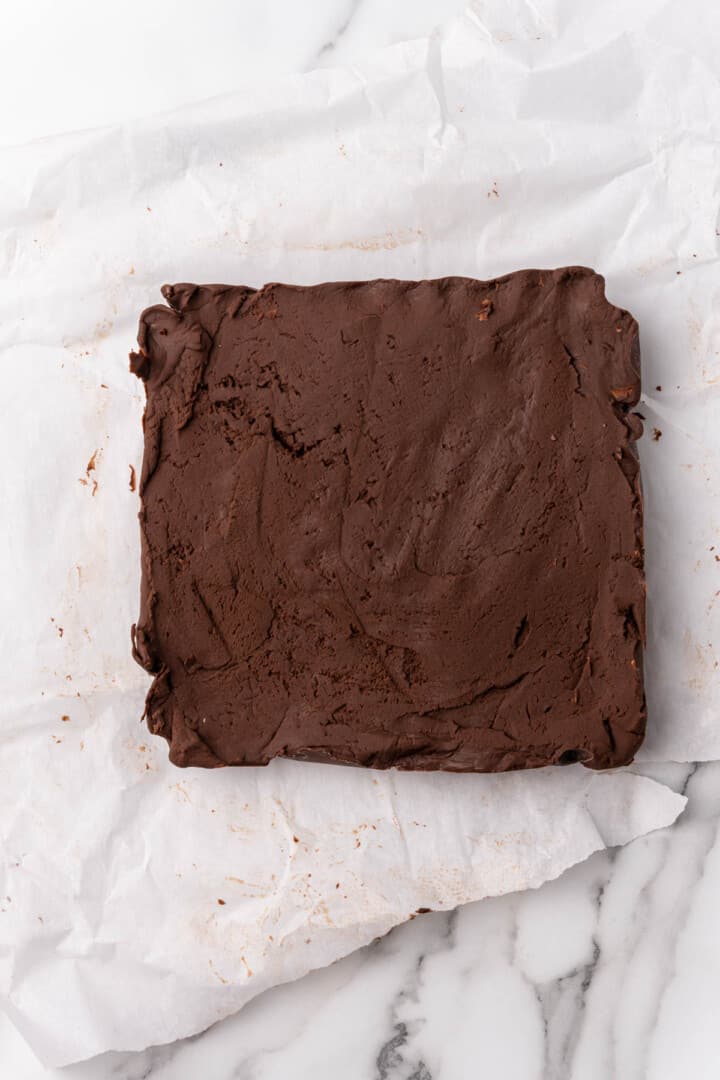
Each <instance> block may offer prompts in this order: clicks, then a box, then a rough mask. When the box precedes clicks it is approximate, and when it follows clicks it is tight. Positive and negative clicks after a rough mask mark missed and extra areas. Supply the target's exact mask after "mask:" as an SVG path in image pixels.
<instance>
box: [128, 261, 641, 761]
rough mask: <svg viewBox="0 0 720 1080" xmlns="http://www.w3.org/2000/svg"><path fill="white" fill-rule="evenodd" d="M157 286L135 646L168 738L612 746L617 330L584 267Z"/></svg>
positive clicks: (236, 757) (358, 747) (630, 442)
mask: <svg viewBox="0 0 720 1080" xmlns="http://www.w3.org/2000/svg"><path fill="white" fill-rule="evenodd" d="M163 294H164V296H165V299H166V300H167V302H168V304H169V307H165V306H158V307H151V308H149V309H148V310H147V311H145V312H144V313H143V315H142V317H141V320H140V331H139V343H140V349H139V352H137V353H133V354H132V355H131V366H132V370H133V371H134V372H135V373H136V374H137V375H139V376H140V378H142V379H143V380H144V381H145V385H146V388H147V409H146V413H145V456H144V461H143V469H142V476H141V484H140V489H141V495H142V509H141V513H140V520H141V526H142V571H143V574H142V599H141V610H140V619H139V622H138V625H137V627H136V628H135V631H134V640H135V656H136V658H137V659H138V661H139V662H140V663H141V664H142V666H143V667H144V668H145V669H146V670H147V671H149V672H150V673H151V674H153V675H154V676H155V678H154V682H153V684H152V687H151V689H150V692H149V694H148V699H147V718H148V724H149V727H150V729H151V731H153V732H156V733H157V734H160V735H163V736H164V737H165V738H166V739H167V740H168V741H169V743H170V757H171V759H172V761H174V762H175V763H176V764H177V765H203V766H217V765H222V764H232V765H260V764H265V763H266V762H268V761H270V759H271V758H273V757H278V756H285V757H293V758H304V759H312V760H319V761H332V762H345V763H350V764H354V765H369V766H373V767H375V768H387V767H389V766H396V767H398V768H402V769H450V770H471V771H472V770H474V771H495V770H504V769H517V768H529V767H534V766H539V765H547V764H550V763H566V762H572V761H583V762H584V763H585V764H586V765H588V766H590V767H591V768H595V769H605V768H608V767H610V766H614V765H621V764H623V763H625V762H628V761H630V760H631V759H632V757H633V754H634V753H635V751H636V750H637V748H638V746H639V744H640V742H641V740H642V737H643V731H644V726H645V700H644V694H643V679H642V636H643V624H644V595H645V593H644V579H643V545H642V507H641V500H640V495H639V476H638V461H637V456H636V452H635V446H634V443H635V440H636V438H637V436H638V435H639V434H640V432H641V425H640V421H639V420H638V419H637V418H636V417H635V416H633V414H632V412H631V410H632V408H633V406H634V405H635V404H636V403H637V401H638V396H639V393H640V380H639V351H638V333H637V325H636V323H635V321H634V319H633V318H632V317H631V316H630V315H629V314H628V313H627V312H626V311H622V310H620V309H618V308H616V307H613V306H612V305H611V304H609V303H608V302H607V300H606V299H605V295H604V283H603V279H602V278H601V277H599V276H598V275H597V274H595V273H593V272H592V271H591V270H586V269H583V268H579V267H572V268H569V269H563V270H553V271H537V270H527V271H521V272H519V273H515V274H509V275H507V276H505V277H502V278H498V279H497V280H495V281H485V282H482V281H474V280H471V279H467V278H443V279H441V280H438V281H419V282H408V281H367V282H353V283H338V284H327V285H315V286H310V287H307V288H300V287H297V286H291V285H266V286H265V287H264V288H262V289H259V290H254V289H249V288H244V287H236V288H232V287H226V286H221V285H208V286H195V285H174V286H167V287H166V288H164V289H163Z"/></svg>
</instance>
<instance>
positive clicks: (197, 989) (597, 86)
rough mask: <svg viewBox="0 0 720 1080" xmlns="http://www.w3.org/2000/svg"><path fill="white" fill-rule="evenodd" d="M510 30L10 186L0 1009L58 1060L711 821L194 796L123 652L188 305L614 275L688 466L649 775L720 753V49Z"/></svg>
mask: <svg viewBox="0 0 720 1080" xmlns="http://www.w3.org/2000/svg"><path fill="white" fill-rule="evenodd" d="M506 8H508V5H505V4H500V3H498V4H497V5H494V4H477V5H475V8H474V9H473V11H472V12H470V13H469V14H468V15H467V16H466V17H465V18H464V19H463V20H461V21H460V22H458V23H455V24H452V25H451V26H450V27H448V28H447V30H446V31H445V32H444V33H443V34H438V35H437V36H436V37H434V38H433V39H431V40H430V41H420V42H413V43H410V44H406V45H402V46H397V47H394V48H393V49H390V50H387V51H386V52H383V53H382V54H381V55H380V56H379V57H377V58H376V59H375V60H374V61H372V62H370V63H368V64H366V65H364V66H363V67H362V68H360V69H354V70H352V71H349V70H348V71H340V70H335V71H325V72H318V73H314V74H311V75H309V76H304V77H302V78H297V79H292V80H289V81H287V82H285V83H284V84H283V85H278V86H273V87H270V88H264V89H263V90H262V91H259V90H256V91H253V90H252V89H249V90H248V91H247V92H243V93H242V94H238V95H234V96H231V97H226V98H222V99H218V100H215V101H212V102H209V103H206V104H203V105H200V106H197V107H195V108H191V109H186V110H183V111H182V112H179V113H174V114H171V115H169V116H164V117H161V118H156V119H153V120H150V121H148V122H145V123H141V124H138V125H136V126H135V127H133V128H132V129H125V128H123V129H109V130H103V131H96V132H90V133H80V134H76V135H72V136H68V137H66V138H62V139H57V140H48V141H43V142H38V143H34V144H31V145H28V146H25V147H21V148H18V149H13V150H8V151H3V152H2V154H0V228H1V230H2V231H1V233H0V242H1V246H0V258H1V259H2V267H3V271H2V275H3V285H2V290H1V291H0V349H1V352H2V371H3V391H4V392H3V397H2V405H1V406H0V407H1V408H2V424H1V425H0V440H1V444H0V445H1V449H2V461H3V466H4V467H3V470H2V481H1V483H2V508H3V513H2V516H1V519H0V530H1V533H0V535H1V536H2V541H1V543H2V551H3V558H2V560H1V564H0V574H2V596H3V613H4V619H3V621H2V624H1V626H0V635H1V638H0V641H1V644H2V648H1V649H0V661H1V663H2V686H3V696H2V702H1V703H0V830H1V832H2V867H3V880H2V883H0V894H1V895H0V947H1V949H0V990H1V991H2V994H3V999H4V1007H5V1008H6V1009H7V1011H8V1013H9V1015H10V1016H11V1017H12V1019H13V1020H14V1021H15V1022H16V1024H17V1025H18V1027H19V1028H20V1029H21V1031H22V1032H23V1033H24V1035H25V1036H26V1038H27V1039H28V1040H29V1041H30V1043H31V1044H32V1046H33V1047H34V1049H35V1050H36V1052H37V1053H38V1054H39V1055H40V1056H41V1057H42V1058H43V1059H44V1060H45V1061H47V1062H49V1063H53V1064H62V1063H67V1062H70V1061H73V1060H77V1059H80V1058H83V1057H87V1056H90V1055H92V1054H95V1053H98V1052H100V1051H104V1050H107V1049H111V1048H114V1049H134V1048H141V1047H143V1046H146V1045H148V1044H149V1043H152V1042H164V1041H169V1040H172V1039H175V1038H177V1037H179V1036H182V1035H187V1034H190V1033H191V1032H195V1031H198V1030H200V1029H202V1028H203V1027H205V1026H207V1025H208V1024H210V1023H212V1022H213V1021H215V1020H217V1019H219V1018H221V1017H222V1016H225V1015H227V1014H229V1013H231V1012H233V1011H234V1010H236V1009H237V1008H239V1007H240V1006H241V1005H242V1004H244V1003H245V1002H246V1001H247V1000H249V999H250V998H251V997H252V996H254V995H255V994H257V993H259V992H260V991H261V990H263V989H265V988H266V987H267V986H270V985H272V984H274V983H278V982H282V981H284V980H287V979H291V978H295V977H297V976H299V975H301V974H303V973H304V972H306V971H308V970H310V969H312V968H314V967H318V966H320V965H323V964H327V963H329V962H331V961H332V960H333V959H335V958H337V957H339V956H342V955H344V954H345V953H347V952H349V951H350V950H352V949H354V948H356V947H358V946H360V945H362V944H364V943H366V942H368V941H370V940H371V939H372V938H373V937H375V936H376V935H378V934H381V933H383V932H385V931H386V930H387V929H389V928H390V927H391V926H392V925H393V924H395V923H397V922H399V921H402V920H404V919H406V918H408V917H409V916H410V915H411V914H412V913H413V912H415V911H416V909H417V908H422V907H429V908H443V907H451V906H454V905H456V904H458V903H462V902H465V901H469V900H472V899H476V898H479V897H482V896H486V895H496V894H499V893H503V892H507V891H509V890H512V889H519V888H527V887H532V886H536V885H538V884H540V883H541V882H542V881H544V880H547V879H549V878H552V877H554V876H556V875H557V874H559V873H561V872H562V870H563V869H565V868H566V867H567V866H570V865H572V864H573V863H575V862H577V861H578V860H580V859H583V858H585V857H587V855H588V854H590V853H591V852H592V851H594V850H597V849H598V848H601V847H603V846H604V845H612V844H619V843H625V842H626V841H628V840H629V839H631V838H632V837H634V836H637V835H640V834H642V833H644V832H647V831H649V830H651V829H654V828H658V827H660V826H663V825H666V824H669V823H670V822H671V821H673V820H674V818H675V817H676V816H677V814H678V813H679V812H680V810H681V808H682V806H683V802H684V800H683V799H682V798H681V797H680V796H676V795H674V794H673V793H672V792H670V791H669V790H668V789H666V788H664V787H663V786H661V785H659V784H657V783H655V782H653V781H652V780H649V779H646V778H643V777H641V776H637V775H633V774H632V773H628V772H624V773H616V774H614V775H597V774H591V773H588V772H586V771H584V770H582V769H581V768H571V769H565V770H543V771H541V772H538V773H534V774H518V775H512V776H500V777H480V776H478V777H446V776H409V775H400V776H398V775H395V774H385V775H383V774H375V773H371V772H364V771H361V770H350V769H339V768H333V767H329V766H314V765H306V764H294V763H290V762H277V763H274V764H273V765H272V766H270V767H269V768H267V769H265V770H220V771H215V772H208V773H206V772H201V771H195V770H192V771H180V770H175V769H173V768H172V767H171V766H170V765H169V764H168V763H167V761H166V747H165V744H164V743H163V742H159V741H157V740H155V739H153V738H152V737H151V736H149V735H148V733H147V732H146V730H145V728H144V727H143V726H142V725H141V724H140V722H139V718H140V714H141V712H142V701H143V697H144V692H145V689H146V685H147V680H146V677H145V675H144V673H143V672H142V671H141V670H140V669H139V668H137V667H136V666H135V665H134V664H133V662H132V660H131V659H130V655H129V626H130V624H131V622H133V621H134V619H135V618H136V615H137V604H138V589H139V581H138V575H139V557H138V547H139V543H138V533H137V522H136V511H137V496H136V494H135V493H134V492H132V491H131V490H130V485H129V479H130V466H132V467H133V468H134V469H135V470H137V471H139V464H140V457H141V450H142V446H141V429H140V417H141V413H142V397H141V394H142V390H141V386H140V384H139V383H138V382H137V380H135V379H134V378H132V377H131V376H130V375H129V374H128V370H127V352H128V349H129V348H130V347H131V346H132V344H133V340H134V336H135V331H136V325H137V315H138V313H139V311H140V310H141V308H142V307H144V306H145V305H146V304H148V303H154V302H157V301H158V300H159V292H158V289H159V286H160V284H161V283H163V282H164V281H183V280H192V281H224V282H231V283H248V284H251V285H259V284H261V283H263V282H264V281H267V280H273V279H275V280H278V279H280V280H286V281H291V282H312V281H320V280H327V279H333V278H353V277H356V278H361V277H373V276H384V277H390V276H397V277H413V278H414V277H423V276H439V275H443V274H450V273H452V274H468V275H473V276H477V277H491V276H494V275H496V274H499V273H503V272H506V271H509V270H513V269H517V268H520V267H523V266H556V265H563V264H573V263H582V264H587V265H591V266H594V267H595V268H596V269H598V270H599V271H600V272H602V273H604V274H605V275H606V277H607V286H608V295H609V298H610V299H611V301H612V302H614V303H617V304H620V305H622V306H625V307H628V308H629V309H630V310H631V311H632V312H633V313H634V314H635V315H636V317H637V318H638V319H639V321H640V326H641V339H642V347H643V357H644V359H643V365H644V372H643V374H644V383H645V388H646V393H645V400H644V403H643V406H642V409H641V411H642V412H643V413H644V415H645V416H646V418H647V421H648V429H649V431H650V432H652V429H653V428H656V429H657V431H658V432H661V433H662V434H661V435H660V436H659V437H658V438H657V439H655V440H654V439H652V437H650V436H648V437H647V438H646V439H645V440H644V441H643V445H642V463H643V470H644V484H645V491H646V497H647V506H646V521H647V546H648V584H649V614H650V641H649V647H648V656H647V678H648V696H649V703H650V729H649V735H648V740H647V743H646V748H645V749H644V751H643V756H644V757H645V758H646V759H655V760H663V759H670V760H672V759H675V760H692V759H702V758H710V757H716V756H720V725H719V724H718V722H717V720H718V702H719V701H720V673H719V672H718V666H717V661H716V660H715V647H714V645H713V642H717V641H718V640H719V639H718V630H719V626H718V619H719V618H720V614H719V613H720V561H718V559H716V555H718V556H720V498H719V493H718V486H719V484H720V479H719V478H720V472H719V471H718V455H719V453H720V423H719V421H720V404H719V403H720V314H719V313H720V305H719V304H718V299H719V297H718V289H719V285H720V279H719V278H718V272H717V267H718V263H717V258H718V242H719V241H718V228H720V222H719V215H718V204H719V200H720V181H719V179H718V177H720V149H719V142H718V135H719V128H720V88H719V84H718V73H719V67H718V61H717V56H716V53H715V52H714V50H713V49H712V48H710V47H709V45H708V37H709V35H710V38H711V33H710V31H711V30H712V29H715V31H717V29H718V26H717V18H716V17H713V16H712V15H708V11H707V9H705V8H702V7H701V5H700V4H699V3H698V4H697V5H695V4H694V3H692V2H691V3H680V2H677V3H670V4H668V3H664V4H663V3H660V2H651V0H643V2H641V3H638V4H637V5H633V10H632V13H628V12H627V11H626V6H625V5H619V4H617V3H608V4H605V5H596V4H593V3H590V2H589V0H583V2H578V3H576V4H573V5H571V6H568V5H567V4H564V3H562V2H560V0H558V2H557V3H553V2H550V0H545V2H542V3H540V4H537V3H536V4H533V5H528V6H527V7H524V6H523V5H518V6H517V10H516V12H515V15H514V16H511V15H510V14H509V12H508V11H507V10H506ZM696 8H697V11H695V9H696ZM694 12H695V15H696V22H695V24H694V25H695V31H694V33H692V32H691V30H692V27H693V18H694V17H695V16H694V15H693V13H694ZM688 20H689V21H688ZM688 27H690V29H688ZM715 40H716V41H717V40H718V38H717V35H716V38H715ZM660 387H662V389H660Z"/></svg>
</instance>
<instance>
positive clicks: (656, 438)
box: [652, 427, 662, 442]
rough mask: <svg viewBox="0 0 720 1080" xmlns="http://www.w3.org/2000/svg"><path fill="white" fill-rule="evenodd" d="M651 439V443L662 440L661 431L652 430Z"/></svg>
mask: <svg viewBox="0 0 720 1080" xmlns="http://www.w3.org/2000/svg"><path fill="white" fill-rule="evenodd" d="M652 438H653V442H659V441H660V439H662V431H661V430H660V428H656V427H654V428H653V432H652Z"/></svg>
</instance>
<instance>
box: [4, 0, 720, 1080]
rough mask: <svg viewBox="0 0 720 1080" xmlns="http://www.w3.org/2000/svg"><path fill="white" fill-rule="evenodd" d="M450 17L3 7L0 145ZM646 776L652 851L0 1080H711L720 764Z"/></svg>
mask: <svg viewBox="0 0 720 1080" xmlns="http://www.w3.org/2000/svg"><path fill="white" fill-rule="evenodd" d="M464 6H465V3H464V0H394V3H393V4H392V5H390V4H387V3H386V2H384V0H313V3H312V5H299V4H296V3H293V2H292V0H273V3H272V4H269V5H258V4H253V5H251V4H249V3H247V2H245V0H240V2H235V3H232V2H230V0H207V2H206V4H205V5H203V12H204V15H203V22H202V25H197V20H196V19H195V17H194V11H195V10H196V8H195V7H194V6H191V5H190V4H189V3H188V2H187V0H175V2H174V3H173V4H169V3H165V2H162V3H161V2H157V3H155V4H152V5H148V4H144V3H140V2H139V0H129V2H127V3H126V4H124V5H122V6H121V9H119V8H117V7H114V8H110V7H107V6H105V5H96V6H95V7H91V6H90V5H88V4H87V3H83V2H82V0H67V2H66V3H65V4H63V5H57V4H56V3H55V0H36V3H35V4H34V5H32V6H31V7H30V6H28V7H26V8H22V9H21V8H20V6H19V5H16V6H15V10H14V12H13V14H12V16H11V17H10V18H9V19H6V22H5V26H4V34H3V37H4V40H3V42H2V44H1V45H0V54H1V55H2V64H0V89H2V92H3V99H4V100H5V101H12V102H13V109H12V110H8V115H6V116H5V117H4V118H3V123H2V129H1V130H0V141H2V142H4V143H6V144H7V143H14V142H17V141H25V140H27V139H30V138H36V137H39V136H42V135H46V134H52V133H56V132H59V131H65V130H68V129H74V128H80V127H86V126H91V125H97V124H103V123H108V122H112V121H118V120H122V119H125V118H126V117H128V116H131V115H136V114H138V113H140V112H147V111H155V110H159V109H165V108H169V107H172V106H174V105H177V104H181V103H182V102H184V101H187V100H192V99H197V98H202V97H207V96H211V95H213V94H217V93H222V92H225V91H228V90H231V89H233V88H234V87H235V86H236V85H237V84H238V82H239V81H242V80H246V79H247V78H248V77H257V78H267V77H269V76H271V75H272V74H273V73H274V72H287V71H305V70H309V69H311V68H313V67H316V66H322V65H327V64H332V63H339V62H342V63H348V62H352V60H353V58H354V57H355V56H358V55H361V54H363V53H365V52H367V51H368V50H370V49H373V48H376V47H379V46H382V45H384V44H388V43H391V42H393V41H398V40H402V39H405V38H408V37H413V36H420V35H424V34H427V33H428V32H429V31H430V30H431V29H432V27H433V26H434V25H435V24H436V23H437V22H439V21H442V20H443V19H445V18H448V17H450V16H452V15H453V14H455V13H456V12H458V11H460V10H461V9H462V8H463V7H464ZM38 11H40V16H41V17H40V18H38ZM81 18H82V19H83V20H84V21H85V23H86V25H85V29H84V30H83V32H82V33H80V32H79V31H78V26H79V20H80V19H81ZM219 26H221V27H223V33H222V34H220V35H219V36H218V27H219ZM138 27H141V29H138ZM174 48H175V49H177V50H178V51H179V53H180V55H181V56H182V57H183V63H181V64H180V63H178V54H177V53H176V52H173V49H174ZM29 54H31V55H32V57H33V61H34V63H33V65H32V66H31V67H28V65H27V58H28V55H29ZM188 54H190V55H191V56H192V57H193V58H194V62H193V63H187V62H186V58H187V56H188ZM38 73H41V77H39V74H38ZM643 771H645V772H648V773H649V772H650V770H648V769H645V770H643ZM652 775H654V776H656V777H657V778H658V779H662V780H663V781H664V782H666V783H668V784H669V785H670V786H671V787H673V788H674V789H675V790H678V791H682V792H684V793H685V794H687V795H688V797H689V804H688V808H687V810H686V811H685V813H684V814H683V815H682V817H681V818H680V819H679V821H678V822H677V823H676V824H675V825H674V826H673V827H672V828H671V829H668V830H664V831H661V832H657V833H654V834H652V835H650V836H646V837H644V838H642V839H640V840H637V841H635V842H634V843H632V844H630V845H628V846H627V847H625V848H623V849H621V850H617V851H610V852H603V853H600V854H598V855H596V856H593V857H592V858H591V859H589V860H588V861H587V862H585V863H583V864H581V865H579V866H577V867H575V868H573V869H572V870H570V871H569V872H568V873H566V874H565V875H563V877H561V878H560V879H559V880H557V881H555V882H551V883H549V884H547V885H545V886H543V887H542V888H541V889H538V890H536V891H533V892H528V893H524V894H518V895H512V896H507V897H503V898H500V899H497V900H490V901H484V902H482V903H479V904H474V905H469V906H467V907H465V908H462V909H460V910H459V911H456V912H454V913H452V914H450V915H446V914H430V915H425V916H422V917H419V918H417V919H416V920H415V921H413V922H411V923H409V924H407V925H405V926H402V927H399V928H398V929H396V930H395V931H393V932H392V933H391V934H389V935H388V936H387V937H386V938H384V939H383V940H381V941H378V942H377V943H375V944H374V945H373V946H371V947H369V948H367V949H365V950H363V951H361V952H359V953H355V954H354V955H352V956H350V957H348V958H346V959H345V960H343V961H341V962H339V963H337V964H335V965H334V966H333V967H331V968H329V969H325V970H322V971H319V972H316V973H314V974H312V975H309V976H307V977H306V978H304V979H302V980H301V981H299V982H297V983H294V984H291V985H287V986H283V987H279V988H277V989H275V990H272V991H269V992H268V993H266V994H264V995H263V996H262V997H260V998H258V999H257V1000H255V1001H253V1002H252V1003H251V1004H250V1005H249V1006H248V1007H247V1008H246V1009H245V1010H244V1011H243V1012H242V1013H241V1014H239V1015H238V1016H236V1017H233V1018H230V1019H229V1020H226V1021H224V1022H223V1023H221V1024H218V1025H217V1026H216V1027H214V1028H212V1029H211V1030H210V1031H208V1032H206V1033H204V1034H203V1035H200V1036H198V1037H195V1038H192V1039H188V1040H185V1041H182V1042H179V1043H176V1044H173V1045H171V1046H165V1047H157V1048H154V1049H150V1050H147V1051H144V1052H142V1053H138V1054H109V1055H105V1056H103V1057H102V1058H99V1059H95V1060H93V1061H91V1062H87V1063H84V1064H82V1065H78V1066H73V1067H70V1068H68V1069H66V1070H63V1071H62V1072H54V1071H51V1070H46V1069H44V1068H43V1067H42V1066H40V1065H39V1064H38V1062H37V1061H36V1060H35V1058H34V1057H33V1055H32V1054H31V1052H30V1051H29V1050H28V1049H27V1047H26V1046H25V1044H24V1043H23V1041H22V1040H21V1038H20V1037H19V1035H17V1033H16V1032H15V1031H14V1029H13V1028H12V1027H11V1025H10V1024H9V1023H8V1021H7V1020H5V1019H1V1020H0V1071H1V1073H2V1076H3V1077H8V1080H40V1078H47V1077H51V1076H55V1077H64V1078H65V1080H109V1078H111V1077H112V1078H118V1080H142V1078H146V1077H152V1078H153V1080H196V1078H204V1077H208V1078H211V1080H230V1078H235V1080H294V1078H305V1077H308V1078H310V1077H312V1078H313V1080H324V1078H327V1080H339V1078H342V1080H465V1078H469V1077H471V1076H484V1077H485V1076H486V1077H492V1080H510V1078H518V1080H535V1078H546V1080H555V1078H558V1080H559V1078H573V1080H612V1078H617V1080H644V1078H648V1080H679V1078H680V1077H683V1078H684V1077H688V1078H693V1080H702V1078H705V1077H707V1078H708V1080H710V1078H712V1080H715V1078H716V1077H717V1076H718V1075H720V1052H719V1051H718V1041H717V1033H716V1027H717V1022H716V1017H717V1014H718V1007H719V1006H720V916H718V905H717V897H718V896H720V842H718V825H719V823H720V763H708V764H704V765H700V766H685V765H665V766H662V767H660V766H658V767H657V769H656V770H655V771H654V772H652Z"/></svg>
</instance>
